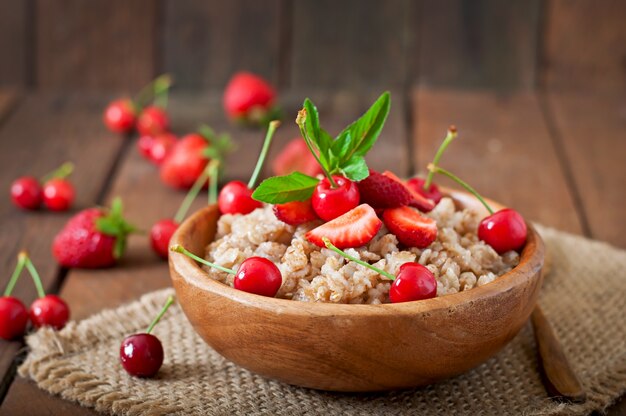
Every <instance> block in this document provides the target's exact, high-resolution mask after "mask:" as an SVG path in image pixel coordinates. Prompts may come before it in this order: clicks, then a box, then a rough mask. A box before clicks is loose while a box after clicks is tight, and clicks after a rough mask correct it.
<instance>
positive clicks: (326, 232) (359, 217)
mask: <svg viewBox="0 0 626 416" xmlns="http://www.w3.org/2000/svg"><path fill="white" fill-rule="evenodd" d="M382 224H383V223H382V221H381V220H380V219H379V218H378V216H377V215H376V212H375V211H374V209H373V208H372V207H370V206H369V205H367V204H361V205H359V206H358V207H356V208H354V209H353V210H351V211H348V212H346V213H345V214H343V215H341V216H339V217H337V218H335V219H334V220H332V221H329V222H327V223H325V224H322V225H320V226H319V227H317V228H314V229H312V230H311V231H309V232H308V233H306V235H305V238H306V239H307V240H308V241H310V242H311V243H313V244H315V245H317V246H319V247H324V241H323V238H328V239H329V240H330V242H331V243H333V244H334V245H336V246H337V247H339V248H348V247H361V246H363V245H365V244H367V243H369V242H370V241H372V238H374V236H375V235H376V233H378V230H380V227H381V226H382Z"/></svg>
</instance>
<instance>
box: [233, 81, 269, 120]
mask: <svg viewBox="0 0 626 416" xmlns="http://www.w3.org/2000/svg"><path fill="white" fill-rule="evenodd" d="M275 97H276V92H275V91H274V88H272V86H271V85H269V84H268V83H267V81H265V80H264V79H263V78H261V77H259V76H257V75H254V74H252V73H250V72H238V73H236V74H235V75H233V77H232V78H231V79H230V81H229V82H228V85H227V86H226V90H225V91H224V110H225V111H226V114H227V115H228V117H229V118H230V119H231V120H236V121H244V122H252V123H257V124H260V123H263V122H264V121H266V120H267V121H269V120H270V119H272V118H273V117H272V116H273V114H272V113H273V112H274V111H273V109H272V106H273V104H274V99H275Z"/></svg>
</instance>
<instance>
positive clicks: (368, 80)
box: [291, 0, 410, 89]
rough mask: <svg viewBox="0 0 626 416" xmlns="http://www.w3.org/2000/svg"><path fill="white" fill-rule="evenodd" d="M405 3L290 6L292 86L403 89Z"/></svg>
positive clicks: (367, 0) (369, 0)
mask: <svg viewBox="0 0 626 416" xmlns="http://www.w3.org/2000/svg"><path fill="white" fill-rule="evenodd" d="M339 4H340V5H341V7H338V6H339ZM409 4H410V2H408V1H406V0H389V1H385V2H380V1H376V0H349V1H342V2H341V3H337V2H336V1H332V0H322V1H319V0H303V1H297V2H294V4H293V9H294V10H293V14H294V15H293V42H292V45H293V46H292V48H293V51H292V62H293V63H292V69H291V71H292V73H291V85H292V86H294V87H325V88H334V87H341V88H354V87H362V88H365V89H367V88H368V87H370V86H372V85H375V86H380V87H382V88H391V87H394V86H395V87H399V86H402V85H403V84H404V80H405V78H406V74H405V68H404V67H405V65H404V59H405V43H406V42H407V36H406V35H407V33H406V30H407V28H408V19H407V18H408V9H409Z"/></svg>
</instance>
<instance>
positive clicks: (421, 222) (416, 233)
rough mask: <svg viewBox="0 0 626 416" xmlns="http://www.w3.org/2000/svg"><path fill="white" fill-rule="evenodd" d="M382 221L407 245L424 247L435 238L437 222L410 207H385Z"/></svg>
mask: <svg viewBox="0 0 626 416" xmlns="http://www.w3.org/2000/svg"><path fill="white" fill-rule="evenodd" d="M383 221H384V222H385V225H386V226H387V228H388V229H389V231H391V232H392V233H394V234H395V235H396V237H398V241H400V242H401V243H402V244H404V245H406V246H409V247H418V248H425V247H428V246H429V245H430V244H431V243H432V242H433V241H435V238H437V222H436V221H435V220H433V219H432V218H427V217H424V216H422V215H420V213H419V211H417V210H416V209H413V208H411V207H399V208H391V209H387V210H385V212H384V213H383Z"/></svg>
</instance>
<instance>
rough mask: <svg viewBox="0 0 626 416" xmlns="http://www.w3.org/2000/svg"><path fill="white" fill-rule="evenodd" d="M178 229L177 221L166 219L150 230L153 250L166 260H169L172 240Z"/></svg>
mask: <svg viewBox="0 0 626 416" xmlns="http://www.w3.org/2000/svg"><path fill="white" fill-rule="evenodd" d="M177 228H178V223H177V222H176V221H174V220H173V219H170V218H166V219H164V220H161V221H158V222H156V223H155V224H154V225H153V226H152V228H151V229H150V244H151V245H152V249H153V250H154V252H155V253H156V254H158V255H159V256H161V257H162V258H164V259H167V255H168V253H169V245H170V239H171V238H172V235H173V234H174V231H176V229H177Z"/></svg>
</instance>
